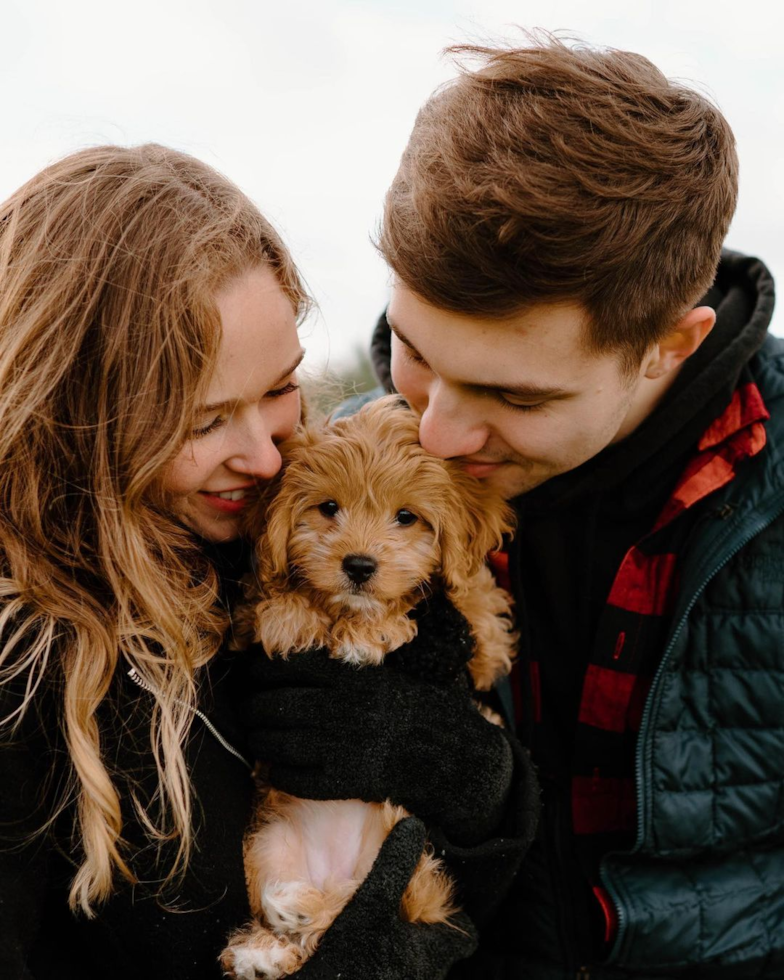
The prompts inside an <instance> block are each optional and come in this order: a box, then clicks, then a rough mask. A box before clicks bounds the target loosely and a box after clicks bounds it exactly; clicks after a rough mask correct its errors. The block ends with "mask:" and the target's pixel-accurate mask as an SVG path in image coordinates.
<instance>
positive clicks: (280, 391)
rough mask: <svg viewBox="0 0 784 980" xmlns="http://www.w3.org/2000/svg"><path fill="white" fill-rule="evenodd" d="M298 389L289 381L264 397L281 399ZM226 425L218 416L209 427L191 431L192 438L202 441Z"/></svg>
mask: <svg viewBox="0 0 784 980" xmlns="http://www.w3.org/2000/svg"><path fill="white" fill-rule="evenodd" d="M298 388H299V385H298V384H295V383H294V382H293V381H289V383H288V384H285V385H283V387H282V388H273V389H272V391H268V392H267V394H266V395H265V396H264V397H265V398H280V396H281V395H288V394H290V393H291V392H292V391H296V390H297V389H298ZM225 424H226V419H225V418H224V417H223V416H222V415H216V416H215V418H214V419H213V420H212V422H208V423H207V425H203V426H197V427H196V428H195V429H191V436H192V437H193V438H194V439H201V438H202V436H206V435H209V434H210V432H214V431H215V430H216V429H219V428H220V427H221V426H222V425H225Z"/></svg>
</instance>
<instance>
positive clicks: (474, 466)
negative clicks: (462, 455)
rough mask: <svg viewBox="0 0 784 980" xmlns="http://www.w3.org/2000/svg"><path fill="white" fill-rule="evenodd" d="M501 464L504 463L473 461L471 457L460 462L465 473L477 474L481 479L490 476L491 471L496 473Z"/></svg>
mask: <svg viewBox="0 0 784 980" xmlns="http://www.w3.org/2000/svg"><path fill="white" fill-rule="evenodd" d="M500 466H503V463H479V462H477V463H472V462H471V460H470V459H466V460H462V461H461V462H460V469H461V470H462V471H463V472H464V473H468V475H469V476H475V477H476V478H477V479H480V480H481V479H482V477H483V476H489V475H490V474H491V473H494V472H495V471H496V470H497V469H498V468H499V467H500Z"/></svg>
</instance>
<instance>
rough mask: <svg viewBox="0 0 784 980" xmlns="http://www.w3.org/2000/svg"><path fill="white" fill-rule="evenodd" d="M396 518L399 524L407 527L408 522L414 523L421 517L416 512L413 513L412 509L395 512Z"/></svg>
mask: <svg viewBox="0 0 784 980" xmlns="http://www.w3.org/2000/svg"><path fill="white" fill-rule="evenodd" d="M395 520H396V521H397V522H398V524H402V525H403V526H404V527H405V526H406V524H413V523H414V521H418V520H419V518H418V517H417V516H416V514H412V513H411V511H410V510H399V511H398V512H397V514H395Z"/></svg>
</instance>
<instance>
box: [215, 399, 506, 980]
mask: <svg viewBox="0 0 784 980" xmlns="http://www.w3.org/2000/svg"><path fill="white" fill-rule="evenodd" d="M418 431H419V425H418V420H417V418H416V416H415V415H414V414H413V413H412V412H411V411H410V410H409V409H408V408H407V406H406V405H405V403H404V402H402V401H401V400H400V399H399V398H397V397H395V396H390V397H388V398H382V399H379V400H378V401H375V402H373V403H371V404H369V405H367V406H365V408H363V409H362V410H361V411H360V412H359V413H358V414H357V415H355V416H353V417H350V418H344V419H338V420H336V421H334V422H332V423H331V424H325V425H323V426H321V427H309V428H305V429H304V430H303V431H301V432H300V433H298V434H297V435H296V436H295V437H294V438H293V439H291V440H289V441H288V442H287V443H286V444H285V446H284V447H282V452H283V456H284V460H285V467H284V470H283V473H282V476H281V478H280V481H279V486H278V488H277V495H276V496H275V497H274V498H273V500H272V503H271V504H270V505H269V508H268V509H266V513H263V508H262V507H260V508H259V512H258V513H257V514H256V515H255V519H256V520H257V521H259V522H263V521H266V525H265V526H264V529H263V533H261V536H260V537H259V539H258V545H257V558H258V583H257V584H258V587H259V589H260V598H258V600H257V601H256V602H255V604H254V605H253V606H252V607H248V608H246V609H245V611H244V613H243V615H244V621H242V620H241V622H240V625H239V626H237V624H235V628H238V629H240V630H242V629H244V631H245V633H246V634H250V636H251V638H252V639H253V640H255V641H257V642H259V643H260V644H261V645H262V646H263V648H264V650H265V651H266V653H267V654H268V655H269V656H275V655H279V656H281V657H284V658H285V657H288V656H290V655H292V654H296V653H297V652H298V651H303V650H308V649H311V648H314V647H326V648H327V649H328V650H329V651H330V654H331V655H332V656H333V657H337V658H340V659H342V660H346V661H348V662H349V663H352V664H355V665H357V666H361V667H372V666H373V665H378V664H380V663H381V662H382V660H383V659H384V657H385V655H386V654H387V653H389V652H390V651H392V650H395V649H397V648H398V647H400V646H401V645H402V644H404V643H407V642H408V641H410V640H412V639H413V638H414V636H415V635H416V632H417V624H416V622H415V620H414V619H412V618H410V617H409V615H408V614H409V612H410V611H411V610H412V609H413V608H414V606H416V605H417V603H418V602H419V601H420V600H421V599H422V598H424V596H426V595H427V594H428V593H429V592H430V591H432V590H434V589H443V590H444V591H445V592H446V594H447V596H448V597H449V599H450V600H451V601H452V603H453V604H454V605H455V606H456V608H457V609H458V610H459V611H460V612H461V613H462V614H463V615H464V616H465V618H466V620H467V621H468V623H469V625H470V627H471V632H472V634H473V637H474V640H475V653H474V655H473V657H472V659H471V661H470V662H469V665H468V666H469V670H470V673H471V676H472V679H473V682H474V686H475V687H476V688H477V689H478V690H487V689H489V688H490V687H491V686H492V684H493V683H494V682H495V681H496V680H497V679H498V678H499V677H501V676H502V675H504V674H506V673H508V671H509V670H510V668H511V663H512V656H513V650H514V645H515V640H516V637H515V636H514V634H513V633H512V631H511V629H512V627H511V611H510V602H509V597H508V596H507V594H506V593H505V592H504V591H503V590H501V589H499V588H498V587H497V586H496V585H495V582H494V580H493V577H492V574H491V572H490V570H489V569H488V567H487V565H486V564H485V558H486V555H487V553H488V551H490V550H491V549H492V548H494V547H498V546H500V544H501V539H502V536H503V534H504V533H506V532H508V531H511V530H512V515H511V511H510V509H509V507H508V505H507V504H506V503H505V502H504V501H503V500H502V499H501V498H500V497H499V496H498V495H497V494H495V493H493V492H492V491H491V490H489V489H488V488H487V487H486V486H485V485H484V484H482V483H481V482H480V481H478V480H476V479H474V478H473V477H470V476H468V475H467V474H465V473H464V472H463V471H462V470H461V469H460V467H459V466H457V465H456V464H453V463H450V462H449V461H445V460H441V459H438V458H436V457H433V456H430V455H428V453H426V452H425V451H424V450H423V449H422V447H421V446H420V445H419V440H418ZM253 520H254V515H251V522H253ZM259 529H260V528H257V530H259ZM405 816H407V813H406V811H405V810H404V809H403V808H402V807H398V806H393V805H392V804H390V803H384V804H368V803H363V802H361V801H359V800H343V801H331V802H315V801H310V800H307V801H306V800H299V799H296V798H294V797H291V796H288V795H287V794H285V793H281V792H278V791H275V790H269V791H268V792H267V793H266V796H265V799H264V803H263V806H262V807H261V809H260V811H259V814H258V823H257V826H256V827H255V828H254V830H253V831H252V832H251V833H250V834H249V836H248V839H247V841H246V849H245V863H246V872H247V877H248V887H249V894H250V903H251V908H252V910H253V913H254V915H255V916H256V921H254V922H253V923H252V924H251V925H249V926H248V927H246V928H245V929H243V930H241V931H240V932H238V933H236V934H235V935H233V936H232V937H231V939H230V942H229V946H228V947H227V949H226V950H225V951H224V953H223V955H222V958H221V963H222V965H223V968H224V970H225V971H226V972H227V973H229V974H231V975H233V976H236V977H240V978H243V980H245V978H256V977H264V978H269V980H275V978H278V977H282V976H286V975H288V974H290V973H292V972H294V971H296V970H297V969H298V968H299V967H300V966H301V965H302V963H303V962H304V960H305V959H307V958H308V957H309V956H310V955H311V954H312V953H313V951H314V950H315V948H316V946H317V945H318V942H319V940H320V938H321V936H322V935H323V933H324V931H325V930H326V929H327V928H328V927H329V925H330V924H331V923H332V922H333V921H334V919H335V918H336V916H337V915H338V914H339V913H340V911H341V910H342V909H343V907H344V906H345V905H346V903H347V902H348V900H349V899H350V898H351V896H352V895H353V894H354V892H355V891H356V889H357V888H358V886H359V884H360V883H361V881H362V880H363V879H364V877H365V876H366V875H367V873H368V872H369V870H370V868H371V866H372V864H373V861H374V859H375V857H376V855H377V854H378V851H379V849H380V847H381V844H382V842H383V840H384V838H385V837H386V835H387V834H388V833H389V831H390V830H391V829H392V827H393V826H394V825H395V824H396V823H397V822H398V821H399V820H402V819H403V818H404V817H405ZM452 892H453V888H452V883H451V882H450V880H449V878H448V876H447V875H446V873H445V871H444V869H443V867H442V866H441V864H440V863H439V862H438V861H436V860H435V859H434V858H433V857H432V855H430V854H428V853H425V854H424V855H423V856H422V859H421V860H420V862H419V865H418V866H417V869H416V871H415V873H414V875H413V878H412V880H411V882H410V883H409V886H408V888H407V890H406V893H405V895H404V898H403V903H402V908H401V914H402V915H403V916H404V918H406V919H407V920H408V921H411V922H427V923H435V922H448V921H449V918H450V916H451V915H452V914H453V913H454V911H455V906H454V904H453V899H452Z"/></svg>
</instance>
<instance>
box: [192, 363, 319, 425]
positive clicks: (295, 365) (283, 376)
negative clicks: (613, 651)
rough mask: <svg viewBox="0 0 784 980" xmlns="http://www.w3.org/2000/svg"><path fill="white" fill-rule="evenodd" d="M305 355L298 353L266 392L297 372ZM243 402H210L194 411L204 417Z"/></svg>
mask: <svg viewBox="0 0 784 980" xmlns="http://www.w3.org/2000/svg"><path fill="white" fill-rule="evenodd" d="M306 353H307V352H306V351H305V350H301V351H300V352H299V356H298V357H297V359H296V361H294V363H293V364H292V365H291V367H288V368H286V370H285V371H283V372H282V373H281V374H280V375H279V376H278V377H277V378H276V379H275V380H274V381H273V382H272V384H271V385H270V386H269V389H268V390H272V389H273V388H275V387H276V386H277V385H279V384H280V383H281V382H282V381H284V380H285V379H286V378H287V377H288V376H289V375H290V374H294V372H295V371H296V370H297V368H298V367H299V366H300V364H301V363H302V359H303V358H304V356H305V354H306ZM245 401H246V399H244V398H230V399H229V400H228V401H223V402H211V403H210V404H209V405H200V406H199V407H198V408H197V409H196V414H197V415H206V414H207V413H208V412H216V411H218V409H220V408H228V407H229V406H230V405H241V404H243V402H245Z"/></svg>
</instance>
